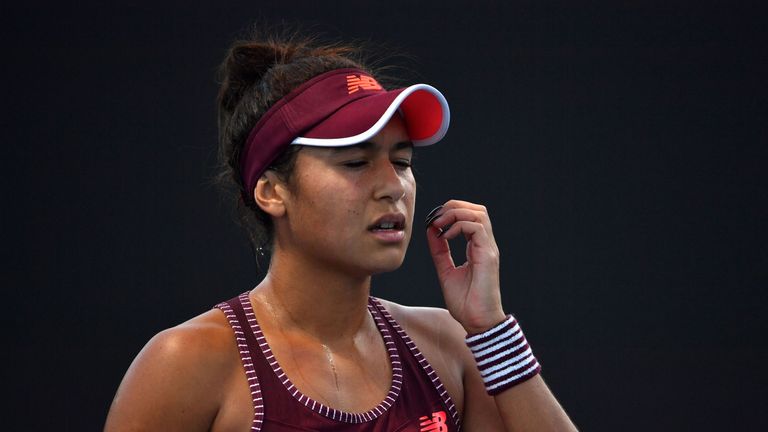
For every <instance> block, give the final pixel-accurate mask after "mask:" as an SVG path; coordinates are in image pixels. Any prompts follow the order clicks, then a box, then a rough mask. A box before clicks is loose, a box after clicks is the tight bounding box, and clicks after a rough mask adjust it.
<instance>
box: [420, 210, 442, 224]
mask: <svg viewBox="0 0 768 432" xmlns="http://www.w3.org/2000/svg"><path fill="white" fill-rule="evenodd" d="M442 215H443V214H442V213H437V214H433V215H432V216H431V217H429V218H427V221H426V222H424V225H425V226H426V227H427V228H429V226H430V225H432V222H434V221H435V219H437V218H439V217H440V216H442Z"/></svg>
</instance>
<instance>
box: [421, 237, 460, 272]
mask: <svg viewBox="0 0 768 432" xmlns="http://www.w3.org/2000/svg"><path fill="white" fill-rule="evenodd" d="M427 246H428V247H429V254H430V255H432V261H433V262H434V263H435V270H437V275H438V277H439V278H442V276H443V275H445V274H447V273H449V272H450V271H451V270H454V269H455V268H456V265H454V263H453V257H452V256H451V248H450V246H448V240H446V239H445V238H442V237H441V236H440V230H439V229H437V228H435V227H434V226H430V227H428V228H427Z"/></svg>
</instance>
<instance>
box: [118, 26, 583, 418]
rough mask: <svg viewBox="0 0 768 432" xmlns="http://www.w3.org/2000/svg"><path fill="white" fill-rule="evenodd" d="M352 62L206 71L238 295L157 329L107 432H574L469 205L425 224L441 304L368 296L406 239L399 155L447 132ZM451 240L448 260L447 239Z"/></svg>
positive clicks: (291, 45) (403, 168)
mask: <svg viewBox="0 0 768 432" xmlns="http://www.w3.org/2000/svg"><path fill="white" fill-rule="evenodd" d="M353 53H354V50H351V49H348V48H345V47H340V46H338V45H328V46H323V45H320V44H316V43H314V42H311V41H299V42H297V41H295V40H293V41H275V40H270V41H259V40H251V41H241V42H237V43H235V44H234V45H233V46H232V48H231V49H230V51H229V53H228V55H227V58H226V60H225V61H224V63H223V65H222V72H223V75H224V80H223V83H222V86H221V90H220V94H219V108H220V117H219V127H220V156H221V159H222V161H223V162H224V166H225V173H226V175H225V177H227V178H228V179H230V180H231V181H232V182H233V183H234V184H235V185H236V187H237V189H238V191H239V193H240V198H239V199H240V208H241V210H242V213H243V217H244V220H245V222H246V227H247V228H248V229H249V233H250V236H251V240H252V241H253V242H254V244H255V245H256V246H257V247H258V248H259V249H269V250H270V251H271V261H270V265H269V269H268V272H267V275H266V277H265V278H264V280H263V281H262V282H261V283H259V284H258V286H256V287H255V288H254V289H252V290H250V291H249V292H245V293H243V294H242V295H241V296H238V297H237V298H234V299H231V300H230V301H227V302H223V303H221V304H219V305H217V306H216V307H215V308H213V309H212V310H210V311H208V312H206V313H203V314H202V315H199V316H197V317H195V318H192V319H191V320H189V321H187V322H185V323H183V324H181V325H179V326H176V327H174V328H171V329H167V330H165V331H163V332H160V333H159V334H157V335H156V336H155V337H154V338H152V340H150V341H149V343H148V344H147V345H146V347H145V348H144V349H143V350H142V351H141V353H140V354H139V355H138V356H137V358H136V359H135V360H134V362H133V364H132V365H131V367H130V369H129V370H128V372H127V373H126V376H125V378H124V380H123V382H122V384H121V386H120V388H119V390H118V392H117V394H116V396H115V399H114V401H113V404H112V407H111V410H110V413H109V416H108V418H107V423H106V427H105V430H107V431H124V430H158V431H177V430H178V431H195V430H200V431H206V430H211V431H243V430H248V429H249V428H250V429H251V430H254V431H295V430H342V431H358V430H359V431H427V430H431V431H456V430H459V428H460V427H463V429H464V430H469V431H495V430H526V431H538V430H574V429H575V428H574V426H573V425H572V423H571V422H570V420H569V419H568V417H567V415H566V414H565V412H564V411H563V410H562V408H561V407H560V406H559V404H558V403H557V401H556V400H555V398H554V397H553V395H552V394H551V392H550V391H549V390H548V388H547V386H546V385H545V384H544V382H543V380H542V378H541V376H540V373H539V371H540V366H539V365H538V362H537V360H536V358H535V357H534V356H533V354H532V352H531V350H530V347H529V346H528V344H527V343H526V341H525V338H524V336H523V334H522V331H521V330H520V329H519V326H518V325H517V324H516V322H515V321H514V318H512V317H511V316H508V315H506V314H505V313H504V311H503V309H502V305H501V298H500V293H499V289H500V287H499V277H498V275H499V253H498V248H497V247H496V244H495V240H494V237H493V232H492V229H491V223H490V219H489V217H488V214H487V212H486V210H485V208H484V207H483V206H481V205H477V204H473V203H469V202H464V201H458V200H450V201H448V202H446V203H444V204H443V205H442V206H440V207H438V208H436V209H435V210H434V211H433V212H431V213H430V214H429V215H428V216H427V219H426V221H425V222H426V237H427V242H428V244H429V249H430V252H431V254H432V257H433V259H434V263H435V267H436V270H437V275H438V279H439V281H440V284H441V287H442V290H443V295H444V298H445V304H446V305H447V310H443V309H436V308H414V307H405V306H401V305H398V304H395V303H392V302H388V301H385V300H381V299H376V298H372V297H370V296H369V293H370V282H371V276H372V275H373V274H377V273H381V272H387V271H392V270H395V269H397V268H398V267H399V266H400V265H401V264H402V262H403V259H404V256H405V252H406V248H407V245H408V242H409V240H410V237H411V234H412V231H413V230H414V229H415V230H416V231H419V230H422V229H424V228H423V227H420V226H416V227H414V225H413V217H414V215H413V212H414V200H415V192H416V185H415V181H414V177H413V173H412V171H411V159H412V155H413V147H414V146H419V145H429V144H434V143H436V142H438V141H439V140H440V139H441V138H442V137H443V136H444V135H445V133H446V131H447V127H448V123H449V110H448V105H447V102H446V101H445V99H444V98H443V96H442V95H441V94H440V92H438V91H437V90H436V89H434V88H432V87H430V86H427V85H423V84H419V85H415V86H410V87H407V88H405V89H397V90H392V91H387V90H385V89H384V88H382V86H381V85H380V84H379V83H378V82H377V81H376V80H375V79H374V78H373V76H374V75H373V74H372V73H371V72H370V71H369V70H367V69H366V68H365V67H364V66H363V65H362V64H361V63H360V62H359V61H356V60H354V59H353ZM458 236H464V237H465V238H466V239H467V241H468V246H467V262H466V263H464V264H463V265H460V266H455V265H454V263H453V260H452V259H451V255H450V249H449V245H448V240H450V239H452V238H455V237H458Z"/></svg>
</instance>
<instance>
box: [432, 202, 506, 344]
mask: <svg viewBox="0 0 768 432" xmlns="http://www.w3.org/2000/svg"><path fill="white" fill-rule="evenodd" d="M426 224H427V244H428V245H429V251H430V254H431V255H432V259H433V261H434V263H435V269H436V270H437V277H438V280H439V281H440V286H441V287H442V290H443V297H444V299H445V305H446V307H447V309H448V311H449V312H450V313H451V315H452V316H453V317H454V319H456V320H457V321H458V322H459V323H461V325H462V326H463V327H464V329H465V330H466V331H467V332H468V333H478V332H482V331H485V330H487V329H489V328H490V327H492V326H494V325H496V324H498V323H500V322H501V321H503V320H504V318H505V314H504V310H503V308H502V305H501V293H500V286H499V248H498V246H496V240H495V239H494V237H493V230H492V229H491V220H490V218H489V216H488V211H487V209H486V208H485V207H484V206H482V205H478V204H473V203H470V202H466V201H458V200H450V201H448V202H446V203H445V204H443V205H442V206H441V207H438V208H437V209H435V210H433V212H432V213H430V215H428V217H427V221H426ZM459 235H463V236H464V238H465V239H466V240H467V251H466V257H467V261H466V262H465V263H463V264H461V265H459V266H456V264H455V263H454V262H453V258H452V256H451V249H450V246H449V244H448V240H450V239H453V238H456V237H458V236H459Z"/></svg>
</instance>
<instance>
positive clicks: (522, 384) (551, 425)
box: [466, 315, 576, 431]
mask: <svg viewBox="0 0 768 432" xmlns="http://www.w3.org/2000/svg"><path fill="white" fill-rule="evenodd" d="M466 343H467V345H468V347H469V348H470V351H471V352H472V354H473V357H474V361H475V363H476V367H477V368H478V369H479V372H480V376H481V379H482V383H483V385H484V387H485V391H487V393H488V394H490V395H492V396H494V403H495V404H496V408H497V410H498V412H499V415H500V417H501V420H502V422H503V423H504V426H505V428H504V429H505V430H507V431H572V430H576V428H575V426H574V425H573V423H571V421H570V419H569V418H568V416H567V415H566V413H565V411H564V410H563V408H562V407H561V406H560V404H559V403H558V402H557V400H556V399H555V397H554V395H553V394H552V392H551V391H550V390H549V388H548V387H547V385H546V384H545V383H544V380H543V379H542V377H541V375H540V371H541V366H540V365H539V362H538V360H537V359H536V357H535V355H534V353H533V350H532V348H531V346H530V345H529V344H528V341H527V340H526V338H525V335H524V334H523V331H522V329H521V327H520V325H519V323H518V322H517V320H516V319H515V318H514V317H512V316H511V315H508V316H507V318H506V319H505V320H504V321H502V322H500V323H498V324H496V325H494V326H492V327H490V328H487V329H484V331H482V332H478V333H474V334H468V335H467V338H466Z"/></svg>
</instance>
